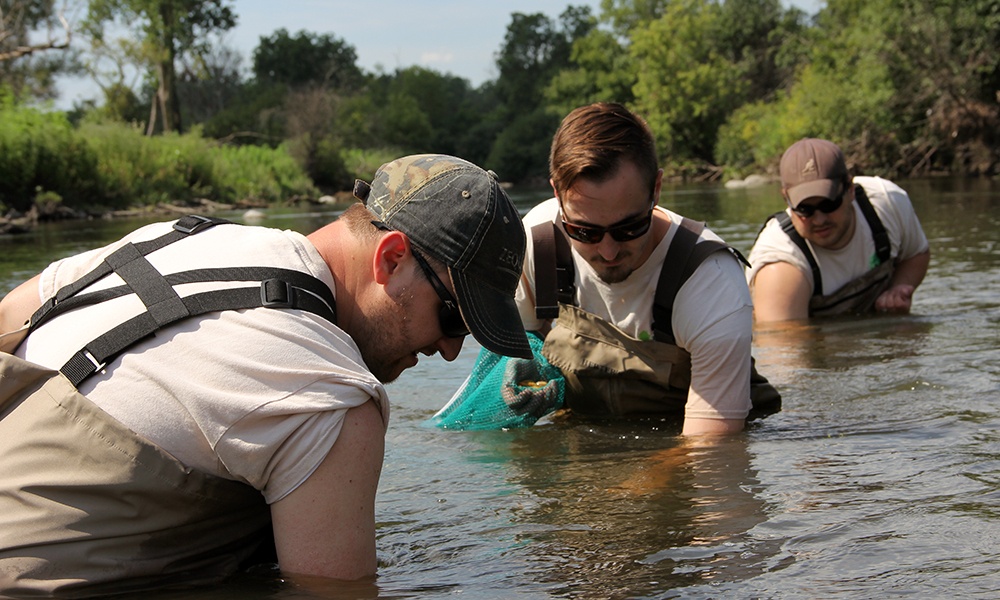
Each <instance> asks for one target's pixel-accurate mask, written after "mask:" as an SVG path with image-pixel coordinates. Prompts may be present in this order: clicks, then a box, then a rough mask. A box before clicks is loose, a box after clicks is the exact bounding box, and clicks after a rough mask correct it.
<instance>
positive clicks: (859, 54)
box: [0, 0, 1000, 211]
mask: <svg viewBox="0 0 1000 600" xmlns="http://www.w3.org/2000/svg"><path fill="white" fill-rule="evenodd" d="M80 1H81V2H83V0H80ZM7 4H9V5H10V6H9V8H7V9H5V11H4V12H3V13H2V14H0V16H2V18H3V23H2V30H0V32H2V33H3V35H0V86H2V88H3V89H4V90H5V92H4V93H3V96H2V97H3V100H2V101H0V204H2V205H3V206H0V210H2V209H15V210H19V211H23V210H27V208H29V207H30V206H31V205H32V204H37V202H36V201H37V200H39V199H43V200H45V201H46V202H47V203H48V204H52V203H53V202H55V203H59V204H60V205H62V206H64V207H67V208H71V209H77V210H90V211H93V210H95V209H97V210H105V209H121V208H124V207H130V206H135V205H148V204H152V203H157V202H163V201H182V202H183V201H193V200H197V199H207V200H210V201H214V202H226V203H237V202H244V203H255V202H259V203H275V202H288V201H294V200H296V199H313V200H315V199H316V198H318V197H319V196H320V195H322V194H330V193H334V192H338V191H343V190H349V189H350V187H351V185H352V183H353V180H354V179H355V178H370V177H371V175H372V174H373V173H374V171H375V169H376V168H377V167H378V165H379V164H381V163H382V162H385V161H386V160H389V159H391V158H393V157H395V156H397V155H400V154H406V153H417V152H442V153H448V154H455V155H458V156H462V157H465V158H468V159H469V160H471V161H473V162H476V163H478V164H481V165H483V166H485V167H488V168H491V169H493V170H495V171H496V172H498V173H499V174H500V175H501V177H502V178H503V179H505V180H507V181H511V182H516V183H526V182H532V181H534V182H544V181H545V178H546V171H547V153H548V147H549V142H550V140H551V136H552V133H553V132H554V130H555V128H556V127H557V126H558V123H559V120H560V119H561V117H562V116H563V115H565V113H566V112H568V111H569V110H571V109H572V108H574V107H576V106H579V105H582V104H586V103H589V102H593V101H598V100H606V101H616V102H621V103H624V104H626V105H628V106H630V107H631V108H634V109H635V110H637V111H638V112H639V113H641V114H643V115H644V116H645V117H646V118H647V120H648V121H649V123H650V125H651V127H652V128H653V130H654V133H655V134H656V137H657V142H658V144H659V150H660V153H661V157H662V162H663V166H664V168H665V170H666V172H667V175H668V177H670V178H672V179H683V180H717V179H724V178H730V177H743V176H746V175H749V174H751V173H764V174H767V173H773V172H774V171H775V166H776V163H777V160H778V159H779V157H780V155H781V152H782V151H783V149H784V148H785V147H787V146H788V145H789V144H791V143H792V142H794V141H795V140H797V139H799V138H801V137H806V136H816V137H825V138H828V139H831V140H834V141H835V142H837V143H839V144H840V145H841V146H842V147H843V148H844V150H845V153H846V154H847V156H848V157H849V160H850V161H851V162H852V166H853V167H854V168H855V170H856V171H858V172H864V173H870V174H880V175H885V176H889V177H904V176H925V175H930V174H936V173H949V174H969V175H989V176H992V175H996V174H997V172H998V165H1000V150H998V147H1000V143H998V142H1000V140H997V136H998V132H1000V2H998V1H997V0H881V1H879V2H864V1H861V0H828V2H827V3H826V5H825V6H824V7H823V8H822V9H821V10H819V11H818V13H817V14H816V15H807V14H805V13H804V12H802V11H801V10H799V9H796V8H789V7H786V6H785V5H784V4H783V3H782V2H781V1H780V0H716V1H712V0H604V1H603V2H602V4H601V10H600V13H599V14H596V15H595V14H592V11H591V10H590V8H589V7H585V6H584V7H577V6H572V5H570V6H567V8H566V10H565V11H564V12H563V13H562V14H561V15H560V17H559V18H557V19H552V18H549V17H547V16H546V15H544V14H541V13H537V14H521V13H514V14H512V15H511V20H510V23H509V25H508V27H507V33H506V36H505V38H504V41H503V43H502V44H501V47H500V48H499V49H498V50H497V54H496V67H497V73H498V76H497V77H496V79H494V80H491V81H487V82H485V83H484V84H482V85H481V86H479V87H477V88H473V87H472V86H471V85H470V83H469V82H468V81H466V80H464V79H462V78H458V77H455V76H452V75H449V74H442V73H438V72H435V71H433V70H429V69H425V68H422V67H416V66H413V67H406V68H400V69H397V70H395V71H393V72H385V71H382V70H378V71H377V72H374V73H370V72H365V71H363V70H362V69H361V68H359V67H358V66H357V64H356V54H355V51H354V48H353V46H351V45H350V43H349V42H348V41H347V40H345V39H342V38H339V37H337V36H336V34H335V33H333V32H320V33H317V32H307V31H300V32H297V33H289V32H287V31H285V30H277V31H275V32H274V33H273V34H272V35H270V36H263V37H261V39H260V44H259V45H258V47H257V48H256V49H255V50H254V52H253V55H252V57H251V61H252V65H251V67H250V69H249V72H247V70H245V69H244V68H243V67H242V57H240V56H239V55H238V54H237V53H235V52H234V51H233V50H231V49H229V48H227V47H226V46H225V45H224V44H222V43H220V42H219V39H221V38H220V37H219V34H221V33H224V32H225V31H226V30H227V29H229V28H231V27H232V26H233V24H235V23H236V20H237V19H238V16H239V15H238V9H239V6H238V4H237V3H235V2H231V1H227V0H156V1H151V0H88V1H87V2H86V5H87V8H88V11H87V16H86V18H85V19H83V20H82V21H81V22H80V23H78V24H75V25H68V24H66V23H63V24H62V26H63V28H64V29H65V31H66V36H67V39H68V36H69V35H71V34H73V35H76V36H77V39H81V38H82V39H83V40H85V44H84V46H85V50H83V51H81V52H75V53H73V52H72V51H71V49H70V44H68V43H63V41H62V39H61V38H59V37H58V36H56V37H50V38H49V39H48V40H47V41H42V42H41V43H38V42H36V43H30V41H29V39H30V38H31V33H32V32H38V31H41V30H46V27H47V26H55V25H58V24H59V22H60V21H59V17H60V14H59V12H58V11H57V10H56V9H55V5H54V3H53V2H51V1H48V0H13V1H12V2H10V3H5V6H6V5H7ZM48 30H49V31H58V30H59V29H58V28H56V29H48ZM112 31H115V32H118V33H120V32H125V33H126V34H127V35H125V36H123V37H114V36H113V35H112V33H111V32H112ZM61 72H63V73H65V72H77V73H81V72H82V73H88V74H89V76H90V77H92V78H94V80H95V81H96V82H97V83H98V84H99V86H100V88H101V89H102V90H103V98H100V99H95V101H93V102H87V103H83V104H80V105H77V106H76V107H74V109H73V110H71V111H66V112H62V111H55V110H53V109H51V105H48V104H46V100H48V99H51V98H53V97H54V96H55V94H56V93H57V90H56V89H55V87H54V85H55V84H54V81H55V79H54V76H55V74H58V73H61ZM129 72H138V73H140V74H142V75H143V77H141V78H139V80H138V81H139V83H135V84H133V83H132V82H131V81H130V80H129V79H128V78H127V77H126V75H125V74H126V73H129Z"/></svg>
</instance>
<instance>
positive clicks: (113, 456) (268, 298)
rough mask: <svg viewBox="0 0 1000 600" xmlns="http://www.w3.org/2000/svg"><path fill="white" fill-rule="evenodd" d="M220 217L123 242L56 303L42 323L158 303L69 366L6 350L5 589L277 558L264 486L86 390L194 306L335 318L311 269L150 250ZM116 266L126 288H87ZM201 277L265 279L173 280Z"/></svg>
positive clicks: (107, 584)
mask: <svg viewBox="0 0 1000 600" xmlns="http://www.w3.org/2000/svg"><path fill="white" fill-rule="evenodd" d="M218 223H226V221H222V220H218V219H207V218H204V217H185V218H182V219H180V220H179V221H178V222H177V223H176V224H175V225H174V229H173V230H172V231H171V232H170V233H167V234H165V235H163V236H161V237H160V238H157V239H154V240H151V241H148V242H138V243H135V244H127V245H125V246H123V247H122V248H121V249H119V250H117V251H116V252H114V253H113V254H112V255H110V256H109V257H108V258H107V260H105V262H104V263H103V264H101V265H100V266H99V267H97V268H96V269H94V270H93V271H92V272H90V273H88V274H87V275H85V276H84V277H82V278H81V279H80V280H78V281H76V282H74V283H72V284H70V285H68V286H66V287H63V288H61V289H60V290H59V291H58V292H57V293H56V295H55V296H54V297H53V298H52V299H50V300H48V301H47V302H46V303H45V304H43V306H42V307H41V308H40V309H39V310H38V311H37V312H36V313H35V314H34V315H33V316H32V319H31V324H30V327H29V332H30V330H33V329H34V328H35V327H38V326H39V325H41V324H43V323H45V322H46V321H48V320H49V319H51V318H52V317H54V316H55V315H57V314H62V313H63V312H66V311H68V310H72V309H75V308H81V307H85V306H88V305H91V304H95V303H97V302H102V301H104V300H108V299H111V298H116V297H119V296H124V295H126V294H132V293H134V294H136V295H137V296H138V297H139V298H141V299H142V301H143V303H144V304H145V305H146V308H147V309H146V312H144V313H142V314H140V315H139V316H137V317H135V318H132V319H130V320H128V321H126V322H124V323H122V324H120V325H118V326H116V327H114V328H112V329H111V330H109V331H108V332H107V333H105V334H104V335H102V336H100V337H98V338H96V339H95V340H93V341H91V342H90V343H88V344H87V345H86V346H85V347H84V348H82V349H80V351H79V352H77V353H76V354H75V355H74V356H73V358H71V359H70V360H69V361H67V363H66V364H65V365H64V366H63V367H62V368H61V369H60V370H59V371H54V370H50V369H46V368H43V367H41V366H39V365H36V364H34V363H31V362H28V361H24V360H21V359H19V358H17V357H15V356H12V355H10V354H6V353H0V464H2V465H3V467H2V469H3V470H2V475H0V532H2V533H0V594H11V595H24V596H28V595H31V596H39V595H49V594H57V595H59V596H63V597H68V596H72V597H82V596H95V595H106V594H117V593H126V592H137V591H140V590H148V589H152V588H160V587H165V586H170V585H178V584H182V585H199V584H206V583H214V582H218V581H221V580H222V579H224V578H225V577H226V576H228V575H231V574H232V573H234V572H235V571H236V570H237V569H238V568H239V567H240V565H241V563H243V562H244V561H245V560H246V559H248V558H249V557H250V556H251V555H252V554H253V553H254V552H255V551H256V550H257V549H258V548H260V547H262V546H263V548H264V550H265V552H268V553H272V555H273V542H271V540H270V535H271V534H270V511H269V509H268V506H267V504H266V503H265V502H264V499H263V496H262V495H261V494H260V492H259V491H257V490H255V489H253V488H252V487H251V486H249V485H246V484H245V483H241V482H236V481H231V480H228V479H223V478H221V477H217V476H214V475H208V474H206V473H201V472H198V471H194V470H191V469H189V468H187V467H185V466H184V465H183V464H181V463H180V462H178V461H177V460H176V459H174V458H173V457H172V456H170V455H169V454H168V453H166V452H164V451H163V450H161V449H160V448H159V447H158V446H156V445H155V444H153V443H151V442H149V441H148V440H146V439H144V438H142V437H141V436H139V435H138V434H136V433H134V432H133V431H131V430H130V429H128V428H127V427H125V426H124V425H123V424H121V423H120V422H119V421H117V420H116V419H114V418H112V417H110V416H109V415H108V414H107V413H105V412H104V411H102V410H101V409H100V408H99V407H97V406H96V405H95V404H94V403H93V402H91V401H90V400H88V399H87V398H86V397H85V396H83V395H82V394H80V393H79V392H78V391H77V386H78V385H79V384H80V383H81V382H82V381H84V380H85V379H86V378H87V377H89V376H90V375H92V374H93V373H95V372H97V371H98V370H99V369H100V368H103V366H104V365H105V364H107V363H109V362H111V361H112V360H114V358H115V357H116V356H118V355H119V354H121V353H122V352H125V351H127V350H128V348H129V347H130V346H131V345H132V344H134V343H135V342H137V341H139V340H142V339H143V338H145V337H147V336H150V335H153V334H154V333H155V331H156V330H157V329H159V328H160V327H164V326H166V325H168V324H170V323H174V322H177V321H180V320H182V319H185V318H187V317H190V316H195V315H199V314H204V313H207V312H213V311H219V310H236V309H246V308H257V307H271V308H296V309H301V310H307V311H309V312H312V313H314V314H318V315H320V316H322V317H323V318H326V319H328V320H330V321H331V322H335V320H336V314H335V306H336V304H335V300H334V298H333V294H332V292H331V291H330V289H329V287H328V286H327V285H326V284H324V283H323V282H322V281H320V280H318V279H315V278H314V277H312V276H311V275H308V274H305V273H302V272H298V271H292V270H287V269H276V268H269V267H233V268H212V269H197V270H191V271H184V272H181V273H175V274H171V275H166V276H164V275H161V274H160V273H159V272H157V271H156V270H155V269H154V268H153V267H152V265H151V264H150V263H149V262H148V261H147V260H146V258H145V255H146V254H148V253H150V252H153V251H155V250H158V249H159V248H162V247H163V246H166V245H167V244H170V243H173V242H176V241H179V240H183V239H185V238H187V237H188V236H189V235H193V234H196V233H198V232H199V231H202V230H204V229H207V228H208V227H212V226H214V225H216V224H218ZM112 272H114V273H117V274H118V275H119V276H121V277H122V279H123V280H124V281H125V284H124V285H122V286H119V287H116V288H111V289H106V290H101V291H98V292H91V293H81V291H82V290H83V289H84V288H86V287H87V286H89V285H90V284H92V283H93V282H95V281H97V280H100V279H101V278H103V277H105V276H106V275H108V274H110V273H112ZM198 281H203V282H209V281H241V282H248V281H260V284H259V285H257V286H254V287H246V288H237V289H221V290H214V291H209V292H203V293H200V294H194V295H191V296H188V297H184V298H181V297H179V296H178V295H177V293H176V292H175V291H174V289H173V286H174V285H177V284H180V283H189V282H198ZM29 334H30V333H29ZM178 376H183V374H178ZM262 542H263V544H262Z"/></svg>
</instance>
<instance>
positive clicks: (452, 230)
mask: <svg viewBox="0 0 1000 600" xmlns="http://www.w3.org/2000/svg"><path fill="white" fill-rule="evenodd" d="M354 195H355V196H356V197H357V198H358V199H360V200H362V201H364V202H365V205H366V206H367V207H368V210H370V211H371V212H373V213H374V214H375V215H376V216H377V217H378V219H379V220H380V221H382V223H384V224H385V225H386V226H388V227H389V228H391V229H395V230H397V231H401V232H403V233H405V234H406V235H407V236H408V237H409V238H410V242H411V243H412V244H414V245H416V247H417V248H418V249H419V250H420V251H421V252H423V253H425V254H428V255H430V256H433V257H434V258H436V259H437V260H439V261H441V262H442V263H444V264H445V265H447V266H448V273H449V274H450V275H451V280H452V282H454V284H455V295H456V296H457V298H458V307H459V311H460V312H461V314H462V318H463V319H464V320H465V324H466V325H467V326H468V327H469V331H470V332H471V333H472V335H473V337H475V338H476V341H478V342H479V343H480V344H482V346H483V347H484V348H486V349H487V350H490V351H492V352H496V353H497V354H503V355H506V356H516V357H521V358H531V356H532V355H531V349H530V347H529V346H528V338H527V335H525V333H524V326H523V325H522V323H521V316H520V313H518V311H517V305H516V304H515V303H514V291H515V290H516V289H517V284H518V280H519V279H520V277H521V267H522V264H523V262H524V252H525V246H526V240H525V234H524V227H523V225H522V224H521V218H520V216H519V214H518V212H517V208H516V207H515V206H514V204H513V203H512V202H511V201H510V198H508V197H507V193H506V192H504V191H503V188H501V187H500V184H499V182H498V181H497V178H496V175H495V174H494V173H493V172H492V171H485V170H483V169H481V168H480V167H477V166H476V165H474V164H472V163H470V162H468V161H465V160H462V159H460V158H456V157H454V156H447V155H443V154H421V155H415V156H405V157H403V158H400V159H397V160H394V161H392V162H389V163H386V164H384V165H382V166H381V167H379V169H378V171H376V172H375V177H374V179H372V182H371V184H370V185H369V184H367V183H365V182H364V181H360V180H359V181H358V182H356V184H355V187H354Z"/></svg>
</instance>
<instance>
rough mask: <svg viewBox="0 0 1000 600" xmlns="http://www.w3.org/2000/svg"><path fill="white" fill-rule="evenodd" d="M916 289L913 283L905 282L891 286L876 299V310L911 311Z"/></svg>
mask: <svg viewBox="0 0 1000 600" xmlns="http://www.w3.org/2000/svg"><path fill="white" fill-rule="evenodd" d="M914 289H915V288H914V287H913V286H912V285H907V284H905V283H900V284H897V285H894V286H892V287H890V288H889V289H887V290H886V291H884V292H882V293H881V294H880V295H879V297H878V298H876V299H875V310H877V311H878V312H898V313H908V312H910V305H911V304H912V303H913V290H914Z"/></svg>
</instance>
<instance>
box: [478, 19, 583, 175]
mask: <svg viewBox="0 0 1000 600" xmlns="http://www.w3.org/2000/svg"><path fill="white" fill-rule="evenodd" d="M593 26H594V21H593V19H592V18H591V16H590V9H589V7H573V6H570V7H568V8H567V9H566V10H565V11H564V12H563V13H562V15H561V17H560V20H559V22H558V23H557V22H554V21H553V20H552V19H550V18H549V17H547V16H545V15H544V14H542V13H535V14H531V15H525V14H521V13H513V14H512V15H511V23H510V25H508V27H507V33H506V35H505V36H504V42H503V45H502V47H501V49H500V51H499V52H498V53H497V61H496V64H497V67H498V70H499V73H500V75H499V77H498V78H497V81H496V86H495V88H494V93H496V94H497V99H498V101H499V103H500V108H499V114H498V115H497V118H496V120H495V121H494V122H495V123H497V124H498V125H499V127H500V129H499V130H498V132H497V135H498V137H497V138H496V141H495V142H494V145H493V148H492V149H491V151H490V155H489V158H488V159H487V161H488V163H489V164H490V165H492V166H494V167H495V168H496V169H497V170H498V171H501V172H502V173H503V174H504V176H505V177H506V178H509V179H511V180H512V181H519V180H523V179H526V178H529V177H539V176H542V177H543V176H544V175H545V173H546V172H547V168H546V165H547V164H548V144H549V142H550V141H551V137H549V138H547V139H544V143H538V140H539V137H540V136H551V134H552V132H553V131H555V128H556V127H557V126H558V124H559V119H561V118H562V115H560V114H558V113H557V112H556V111H555V110H551V109H548V108H547V107H546V106H545V95H544V90H545V88H546V86H547V85H548V84H549V82H550V81H551V80H552V79H553V77H555V76H556V75H557V74H558V73H559V72H560V71H562V70H563V69H566V68H568V67H570V66H571V63H570V53H571V51H572V47H573V42H574V41H575V40H576V39H578V38H580V37H585V36H586V34H587V32H589V31H590V30H591V29H592V28H593Z"/></svg>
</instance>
